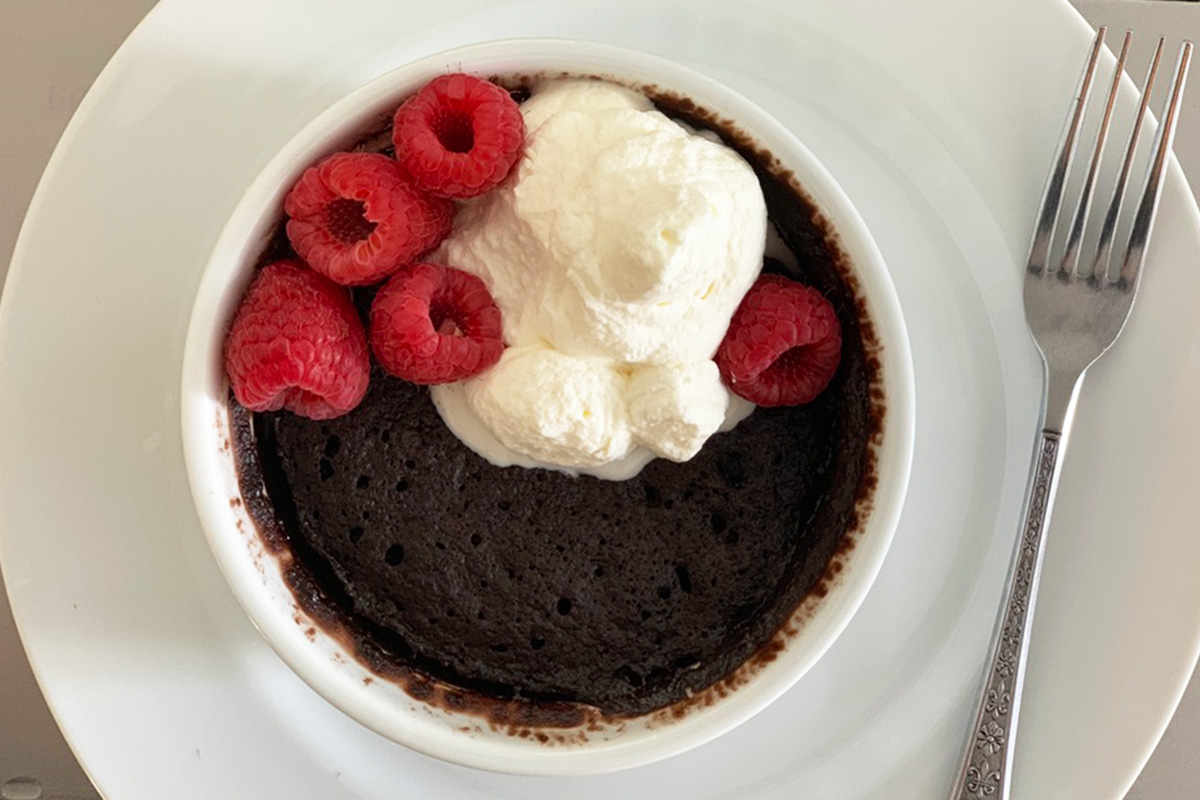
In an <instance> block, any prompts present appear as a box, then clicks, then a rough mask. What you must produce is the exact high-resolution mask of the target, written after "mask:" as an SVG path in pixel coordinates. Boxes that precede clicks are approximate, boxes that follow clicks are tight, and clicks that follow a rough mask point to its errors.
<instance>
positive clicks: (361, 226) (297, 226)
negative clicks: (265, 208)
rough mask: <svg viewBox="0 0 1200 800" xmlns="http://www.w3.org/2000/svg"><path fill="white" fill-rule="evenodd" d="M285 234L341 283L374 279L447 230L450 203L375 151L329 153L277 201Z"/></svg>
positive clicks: (316, 265) (309, 259) (305, 256)
mask: <svg viewBox="0 0 1200 800" xmlns="http://www.w3.org/2000/svg"><path fill="white" fill-rule="evenodd" d="M283 210H284V211H285V212H286V213H287V215H288V216H289V217H291V219H290V220H288V224H287V235H288V239H290V240H291V242H292V247H294V248H295V249H296V253H297V255H299V256H300V257H301V258H302V259H304V260H305V261H307V262H308V263H309V265H311V266H312V268H313V269H315V270H316V271H317V272H320V273H321V274H322V275H325V276H327V277H329V278H332V279H333V280H334V281H336V282H337V283H340V284H342V285H344V286H365V285H367V284H371V283H378V282H379V281H381V280H383V279H384V278H386V277H387V276H388V275H390V274H392V273H393V272H395V271H396V269H397V268H398V267H399V266H400V265H401V264H404V263H406V262H408V261H412V260H413V259H414V258H416V257H417V256H419V255H421V254H422V253H424V252H426V251H428V250H431V249H433V248H434V247H436V246H437V245H438V243H439V242H441V241H442V239H444V238H446V234H448V233H449V232H450V222H451V220H452V219H453V217H454V206H453V205H452V204H451V203H450V202H448V201H446V200H442V199H440V198H436V197H431V196H429V195H428V194H426V193H425V192H422V191H421V190H419V189H417V188H416V187H415V186H413V184H412V181H411V179H409V177H408V176H407V175H405V174H404V170H402V169H401V168H400V166H399V165H398V164H397V163H396V162H395V161H394V160H393V159H390V158H388V157H387V156H384V155H379V154H378V153H335V154H334V155H332V156H329V157H328V158H326V159H325V160H324V161H322V162H321V163H320V164H317V166H315V167H311V168H309V169H308V170H306V171H305V173H304V174H303V175H302V176H301V177H300V180H299V181H297V183H296V185H295V186H294V187H292V191H291V192H289V193H288V196H287V198H286V199H285V200H284V201H283Z"/></svg>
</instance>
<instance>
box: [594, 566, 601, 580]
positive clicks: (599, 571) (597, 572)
mask: <svg viewBox="0 0 1200 800" xmlns="http://www.w3.org/2000/svg"><path fill="white" fill-rule="evenodd" d="M592 575H594V576H595V577H597V578H603V577H604V567H596V568H595V569H594V570H592Z"/></svg>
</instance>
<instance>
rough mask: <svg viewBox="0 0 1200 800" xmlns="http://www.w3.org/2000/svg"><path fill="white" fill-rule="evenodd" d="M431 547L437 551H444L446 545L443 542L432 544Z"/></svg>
mask: <svg viewBox="0 0 1200 800" xmlns="http://www.w3.org/2000/svg"><path fill="white" fill-rule="evenodd" d="M433 546H434V547H436V548H437V549H438V550H445V549H446V543H445V542H434V544H433Z"/></svg>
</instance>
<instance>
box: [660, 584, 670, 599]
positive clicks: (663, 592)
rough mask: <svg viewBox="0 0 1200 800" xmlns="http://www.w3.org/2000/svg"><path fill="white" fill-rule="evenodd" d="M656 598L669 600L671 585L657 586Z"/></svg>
mask: <svg viewBox="0 0 1200 800" xmlns="http://www.w3.org/2000/svg"><path fill="white" fill-rule="evenodd" d="M658 598H659V599H660V600H670V599H671V587H670V586H660V587H658Z"/></svg>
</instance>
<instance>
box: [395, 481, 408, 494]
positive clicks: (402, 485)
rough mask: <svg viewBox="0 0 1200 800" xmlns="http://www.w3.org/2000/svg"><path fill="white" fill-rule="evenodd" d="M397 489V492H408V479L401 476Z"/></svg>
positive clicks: (397, 482)
mask: <svg viewBox="0 0 1200 800" xmlns="http://www.w3.org/2000/svg"><path fill="white" fill-rule="evenodd" d="M396 491H397V492H407V491H408V481H406V480H405V479H404V478H401V479H400V480H398V481H396Z"/></svg>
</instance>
